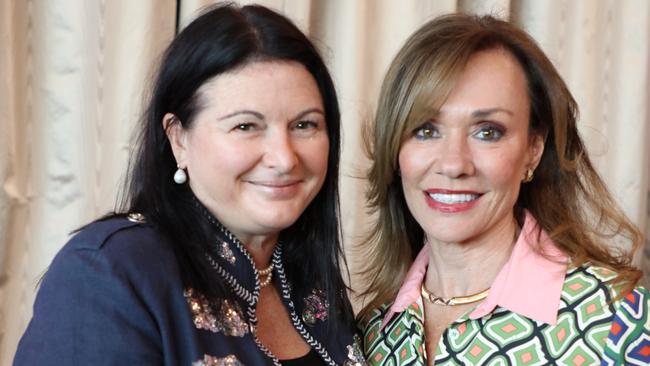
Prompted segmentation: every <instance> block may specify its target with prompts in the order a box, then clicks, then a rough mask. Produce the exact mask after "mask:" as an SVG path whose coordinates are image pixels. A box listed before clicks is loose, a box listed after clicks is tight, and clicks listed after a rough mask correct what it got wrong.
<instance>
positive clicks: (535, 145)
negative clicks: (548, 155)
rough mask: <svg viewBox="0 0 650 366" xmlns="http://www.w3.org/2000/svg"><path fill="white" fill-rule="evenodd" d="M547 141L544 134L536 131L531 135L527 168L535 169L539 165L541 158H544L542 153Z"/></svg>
mask: <svg viewBox="0 0 650 366" xmlns="http://www.w3.org/2000/svg"><path fill="white" fill-rule="evenodd" d="M545 143H546V138H545V136H544V134H541V133H534V134H532V135H531V136H530V141H529V143H528V144H529V145H528V156H529V158H528V159H529V160H528V164H527V166H526V168H528V169H532V170H535V169H536V168H537V165H539V162H540V160H542V155H543V154H544V144H545Z"/></svg>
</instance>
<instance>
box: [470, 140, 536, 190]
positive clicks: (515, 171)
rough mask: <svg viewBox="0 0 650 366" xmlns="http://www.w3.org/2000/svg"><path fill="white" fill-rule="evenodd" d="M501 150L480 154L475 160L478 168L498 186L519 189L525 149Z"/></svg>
mask: <svg viewBox="0 0 650 366" xmlns="http://www.w3.org/2000/svg"><path fill="white" fill-rule="evenodd" d="M514 151H515V152H514V153H513V152H512V151H500V152H494V153H492V154H486V153H483V154H479V155H478V158H477V159H476V160H475V161H476V163H475V164H476V165H477V168H478V170H480V171H482V172H483V175H484V176H485V177H487V178H488V179H489V180H490V182H492V184H493V185H494V186H496V187H505V188H507V189H515V191H518V188H516V187H515V186H517V187H518V186H519V182H520V181H521V178H522V172H523V166H524V159H523V151H522V152H521V153H517V152H516V151H519V150H514Z"/></svg>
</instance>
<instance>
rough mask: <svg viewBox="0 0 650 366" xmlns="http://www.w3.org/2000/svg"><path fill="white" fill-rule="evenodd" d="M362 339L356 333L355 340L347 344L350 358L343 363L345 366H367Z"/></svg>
mask: <svg viewBox="0 0 650 366" xmlns="http://www.w3.org/2000/svg"><path fill="white" fill-rule="evenodd" d="M360 345H361V339H360V338H359V336H358V335H356V334H355V335H354V342H353V343H352V344H351V345H349V346H347V349H348V359H347V360H346V361H345V362H344V363H343V366H367V365H368V364H367V363H366V359H365V357H363V352H361V346H360Z"/></svg>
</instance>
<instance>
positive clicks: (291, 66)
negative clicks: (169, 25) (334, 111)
mask: <svg viewBox="0 0 650 366" xmlns="http://www.w3.org/2000/svg"><path fill="white" fill-rule="evenodd" d="M197 94H198V97H199V101H200V104H201V106H203V107H226V108H230V107H244V106H251V107H253V106H254V105H253V104H257V105H260V106H268V107H273V106H275V107H280V106H284V104H286V103H287V102H288V101H291V102H292V104H304V103H308V104H313V103H317V104H319V105H320V104H322V101H321V95H320V91H319V89H318V85H317V84H316V80H315V79H314V77H313V76H312V75H311V73H309V71H308V70H307V69H306V68H305V67H304V66H303V65H302V64H300V63H298V62H295V61H275V60H274V61H253V62H249V63H246V64H244V65H242V66H241V67H238V68H235V69H233V70H230V71H227V72H224V73H222V74H219V75H217V76H215V77H212V78H211V79H209V80H207V81H206V82H205V83H204V84H203V85H202V86H201V87H200V88H199V89H198V90H197ZM279 102H284V103H280V104H278V103H279Z"/></svg>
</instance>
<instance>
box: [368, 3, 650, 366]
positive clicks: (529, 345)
mask: <svg viewBox="0 0 650 366" xmlns="http://www.w3.org/2000/svg"><path fill="white" fill-rule="evenodd" d="M577 111H578V109H577V105H576V103H575V101H574V99H573V97H572V96H571V93H570V92H569V90H568V89H567V86H566V84H565V83H564V81H563V80H562V78H561V77H560V75H559V74H558V73H557V71H556V70H555V68H554V67H553V65H552V64H551V62H550V61H549V60H548V58H547V57H546V56H545V55H544V53H543V52H542V50H541V49H540V48H539V47H538V46H537V45H536V43H535V42H534V41H533V39H532V38H531V37H530V36H528V35H527V34H526V33H525V32H523V31H522V30H520V29H518V28H517V27H515V26H514V25H512V24H509V23H507V22H504V21H501V20H498V19H495V18H493V17H490V16H483V17H476V16H469V15H459V14H457V15H447V16H443V17H440V18H437V19H434V20H433V21H431V22H429V23H427V24H425V25H424V26H423V27H422V28H420V29H419V30H418V31H416V32H415V33H414V34H413V35H412V36H411V37H410V38H409V39H408V40H407V42H406V44H405V45H404V46H403V48H402V49H401V50H400V52H399V53H398V55H397V56H396V58H395V60H394V61H393V63H392V64H391V67H390V69H389V71H388V74H387V76H386V78H385V80H384V83H383V85H382V89H381V95H380V100H379V105H378V109H377V114H376V120H375V125H374V127H373V128H372V130H371V134H370V135H369V136H370V141H369V142H370V146H369V147H370V152H371V154H372V159H373V160H372V166H371V169H370V172H369V183H370V189H369V192H368V198H369V202H370V208H371V209H372V210H373V211H374V212H375V213H376V217H377V219H376V222H375V224H374V227H373V229H372V232H371V235H370V238H369V240H368V241H367V243H366V247H367V249H368V250H369V251H370V252H371V253H372V255H371V258H372V261H371V262H370V263H369V265H368V268H367V271H366V272H365V274H366V276H367V279H368V281H369V282H368V283H369V285H368V287H367V289H366V291H365V295H366V296H367V298H370V299H371V300H370V301H369V302H368V303H367V304H366V306H365V308H364V309H363V310H362V312H361V313H360V314H359V318H360V319H361V324H362V327H363V328H364V335H365V345H364V348H365V353H366V357H367V359H368V360H369V362H370V364H374V365H388V364H391V365H407V364H408V365H411V364H424V363H428V364H434V363H435V364H436V365H457V364H464V365H488V364H489V365H506V364H510V365H529V364H530V365H532V364H543V365H546V364H564V365H586V364H589V365H591V364H594V363H599V362H601V360H602V362H604V363H605V364H648V362H650V320H649V318H648V299H649V294H648V291H647V290H645V289H644V288H641V287H638V286H637V281H638V280H639V278H640V276H641V272H640V271H639V270H637V269H635V268H633V267H632V266H631V264H630V262H631V256H630V255H629V254H625V253H617V252H614V251H612V250H611V249H610V248H611V247H610V244H611V242H612V241H613V238H614V237H619V238H620V237H622V238H625V239H627V240H629V241H630V242H631V247H632V250H634V249H636V248H638V247H639V245H640V243H641V242H642V238H641V235H640V233H639V231H638V229H637V228H636V227H635V226H634V225H633V224H632V223H631V222H630V220H629V219H628V218H627V217H626V216H625V215H624V214H623V212H622V211H621V209H620V208H619V207H618V205H617V204H616V203H615V202H614V200H613V198H612V196H611V194H610V193H609V192H608V190H607V188H606V186H605V184H604V183H603V181H602V179H601V178H600V177H599V176H598V173H597V172H596V171H595V169H594V167H593V166H592V163H591V161H590V159H589V157H588V155H587V152H586V150H585V147H584V143H583V141H582V140H581V138H580V136H579V133H578V128H577V126H576V121H577Z"/></svg>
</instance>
